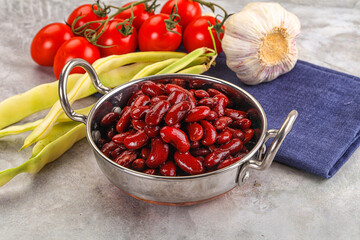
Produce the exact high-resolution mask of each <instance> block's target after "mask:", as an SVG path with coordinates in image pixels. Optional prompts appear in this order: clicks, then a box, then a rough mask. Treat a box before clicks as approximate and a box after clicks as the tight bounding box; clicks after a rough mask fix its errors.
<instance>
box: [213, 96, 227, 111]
mask: <svg viewBox="0 0 360 240" xmlns="http://www.w3.org/2000/svg"><path fill="white" fill-rule="evenodd" d="M214 98H216V99H218V103H217V104H216V105H215V106H214V107H213V108H212V110H213V111H215V112H216V113H217V114H218V115H219V116H224V114H225V107H226V105H227V104H228V103H229V99H228V98H227V97H226V96H225V95H224V94H217V95H215V96H214Z"/></svg>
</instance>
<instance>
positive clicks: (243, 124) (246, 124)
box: [233, 118, 251, 131]
mask: <svg viewBox="0 0 360 240" xmlns="http://www.w3.org/2000/svg"><path fill="white" fill-rule="evenodd" d="M233 125H234V126H236V127H235V128H240V129H241V130H243V131H244V130H246V129H249V128H250V126H251V121H250V120H249V119H247V118H243V119H239V120H236V121H234V122H233Z"/></svg>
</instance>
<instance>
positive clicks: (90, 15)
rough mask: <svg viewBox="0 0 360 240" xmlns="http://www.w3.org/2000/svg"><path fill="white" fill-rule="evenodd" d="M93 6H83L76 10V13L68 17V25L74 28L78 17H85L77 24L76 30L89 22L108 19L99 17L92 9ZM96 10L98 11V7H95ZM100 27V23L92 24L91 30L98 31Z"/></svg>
mask: <svg viewBox="0 0 360 240" xmlns="http://www.w3.org/2000/svg"><path fill="white" fill-rule="evenodd" d="M92 6H93V5H92V4H84V5H81V6H79V7H78V8H76V9H75V10H74V11H72V13H71V14H70V16H69V17H68V20H67V23H68V24H69V25H70V26H72V24H73V22H74V20H75V19H76V18H77V17H78V16H83V17H82V18H80V19H79V20H78V21H77V22H76V23H75V26H74V28H75V29H76V28H78V27H80V26H82V25H84V24H85V23H87V22H92V21H98V20H104V19H106V18H107V17H99V16H98V15H96V14H95V13H94V11H93V9H92ZM94 9H95V10H97V5H94ZM98 26H100V23H92V24H90V28H91V29H96V28H97V27H98Z"/></svg>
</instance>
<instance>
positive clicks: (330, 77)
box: [205, 53, 360, 178]
mask: <svg viewBox="0 0 360 240" xmlns="http://www.w3.org/2000/svg"><path fill="white" fill-rule="evenodd" d="M205 74H206V75H210V76H213V77H217V78H221V79H223V80H226V81H229V82H231V83H234V84H236V85H238V86H240V87H241V88H243V89H245V90H246V91H248V92H249V93H250V94H251V95H253V96H254V97H255V98H256V99H257V100H258V101H259V102H260V104H261V105H262V107H263V108H264V110H265V113H266V116H267V119H268V127H269V129H272V128H273V129H279V128H280V126H281V124H282V123H283V121H284V120H285V118H286V116H287V114H288V113H289V112H290V111H291V110H293V109H295V110H297V111H298V113H299V116H298V118H297V120H296V122H295V125H294V127H293V130H292V131H291V132H290V134H289V135H288V136H287V137H286V138H285V140H284V142H283V144H282V146H281V147H280V149H279V151H278V153H277V155H276V157H275V161H278V162H281V163H284V164H286V165H289V166H291V167H295V168H298V169H301V170H304V171H306V172H309V173H312V174H316V175H319V176H321V177H324V178H330V177H332V176H333V175H334V174H335V173H336V172H337V171H338V170H339V169H340V168H341V166H342V165H343V164H344V163H345V162H346V161H347V160H348V159H349V157H350V156H351V154H352V153H353V152H354V151H355V150H356V149H357V148H358V147H359V145H360V107H359V106H360V78H358V77H355V76H350V75H347V74H344V73H340V72H337V71H333V70H330V69H327V68H323V67H320V66H316V65H313V64H311V63H308V62H304V61H301V60H299V61H298V62H297V64H296V65H295V67H294V69H292V70H291V71H290V72H289V73H287V74H284V75H282V76H280V77H278V78H277V79H275V80H274V81H272V82H268V83H262V84H260V85H256V86H248V85H245V84H243V83H241V82H240V80H239V79H238V78H237V77H236V75H235V73H234V72H232V71H231V70H230V69H229V68H228V67H227V66H226V60H225V55H224V54H223V53H222V54H220V55H219V56H218V58H217V60H216V66H215V67H213V68H211V69H210V70H209V71H208V72H206V73H205ZM270 141H271V140H270Z"/></svg>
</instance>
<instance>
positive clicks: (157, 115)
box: [145, 100, 170, 126]
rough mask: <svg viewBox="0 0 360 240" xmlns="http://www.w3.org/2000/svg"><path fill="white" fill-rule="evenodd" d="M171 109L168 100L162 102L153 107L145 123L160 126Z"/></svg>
mask: <svg viewBox="0 0 360 240" xmlns="http://www.w3.org/2000/svg"><path fill="white" fill-rule="evenodd" d="M169 108H170V103H169V101H167V100H161V101H159V102H157V103H155V105H153V106H152V107H151V108H150V109H149V111H148V112H147V113H146V115H145V122H146V124H148V125H151V126H156V125H158V124H159V123H160V122H161V120H162V118H163V116H164V115H165V114H166V112H167V111H168V110H169Z"/></svg>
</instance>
